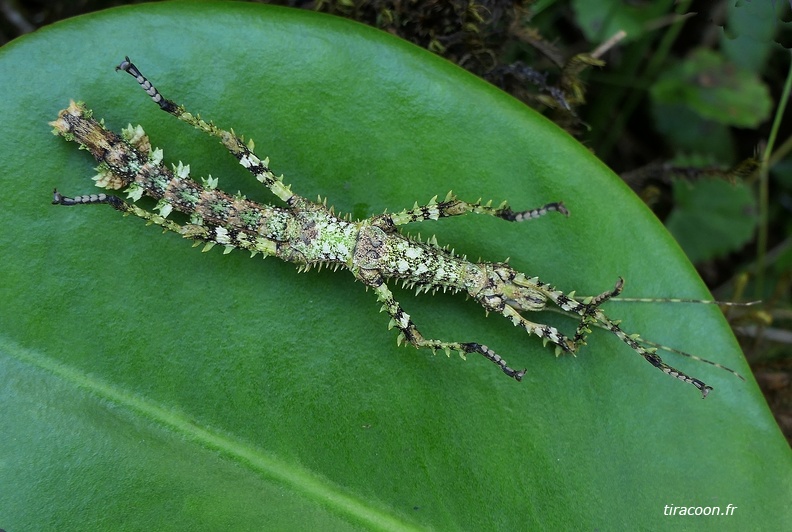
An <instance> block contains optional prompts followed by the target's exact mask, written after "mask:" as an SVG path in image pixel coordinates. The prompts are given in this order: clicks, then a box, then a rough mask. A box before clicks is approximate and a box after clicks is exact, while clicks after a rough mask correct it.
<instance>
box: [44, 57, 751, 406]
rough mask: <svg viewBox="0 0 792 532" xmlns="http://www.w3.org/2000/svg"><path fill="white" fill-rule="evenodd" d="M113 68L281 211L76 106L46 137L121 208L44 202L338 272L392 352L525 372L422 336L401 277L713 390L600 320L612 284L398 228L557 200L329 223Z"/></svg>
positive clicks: (259, 163) (247, 148) (545, 333)
mask: <svg viewBox="0 0 792 532" xmlns="http://www.w3.org/2000/svg"><path fill="white" fill-rule="evenodd" d="M116 70H121V71H123V72H126V73H128V74H130V75H131V76H132V77H134V78H135V80H136V81H137V82H138V83H139V84H140V86H141V87H142V88H143V89H144V90H145V92H146V93H147V94H148V95H149V96H150V97H151V99H152V100H153V101H154V102H155V103H156V104H157V105H159V107H160V109H162V110H163V111H165V112H166V113H168V114H170V115H172V116H174V117H176V118H177V119H179V120H181V121H182V122H186V123H187V124H189V125H191V126H193V127H194V128H196V129H198V130H199V131H202V132H204V133H206V134H208V135H211V136H214V137H217V138H219V139H220V142H221V143H222V144H223V146H225V148H226V149H227V150H228V151H229V152H230V153H231V155H233V156H234V157H235V158H236V159H237V160H238V161H239V163H240V164H241V165H242V166H243V167H244V168H246V169H247V170H248V171H249V172H250V173H251V174H253V176H254V177H255V178H256V179H257V180H258V181H259V182H260V183H262V184H263V185H264V186H266V187H267V188H268V189H269V190H270V191H271V192H272V193H273V194H274V195H275V196H277V197H278V198H279V199H281V200H282V201H283V202H284V203H285V205H286V206H285V207H277V206H271V205H262V204H259V203H256V202H253V201H251V200H248V199H246V198H245V197H243V196H240V195H236V196H233V195H230V194H227V193H226V192H223V191H222V190H219V189H217V188H216V186H217V182H216V180H212V179H209V180H204V181H203V183H199V182H197V181H195V180H193V179H191V178H190V177H189V166H184V165H182V164H181V163H180V164H179V165H178V166H173V170H171V169H169V168H167V167H166V166H165V165H164V164H163V163H162V157H163V155H162V150H159V149H153V148H152V147H151V145H150V142H149V139H148V137H147V136H146V134H145V132H144V131H143V129H142V128H141V127H140V126H137V127H132V126H131V125H130V126H129V127H128V128H126V129H124V130H123V132H122V133H121V135H117V134H115V133H113V132H111V131H108V130H107V129H105V127H104V125H103V124H102V123H100V122H98V121H97V120H95V119H94V118H92V113H91V111H90V110H88V109H87V108H86V107H85V106H84V105H83V104H80V103H75V102H73V101H72V102H71V104H70V105H69V107H68V108H66V109H64V110H62V111H61V112H60V114H59V115H58V118H57V120H55V121H53V122H51V123H50V125H52V126H53V127H54V130H53V133H55V134H58V135H61V136H63V137H64V138H65V139H67V140H73V141H76V142H78V143H79V144H80V145H81V147H83V148H85V149H87V150H88V151H90V152H91V154H92V155H93V156H94V157H95V158H96V159H97V160H98V161H99V166H98V167H97V170H98V172H99V173H98V175H97V176H96V177H94V181H96V185H97V186H99V187H102V188H104V189H107V190H120V189H125V192H126V196H127V200H130V201H126V200H124V199H122V198H120V197H119V196H116V195H113V194H107V193H98V194H89V195H81V196H75V197H67V196H64V195H62V194H61V193H60V192H58V191H57V189H56V190H55V191H54V194H53V201H52V203H53V204H57V205H67V206H74V205H89V204H107V205H110V206H111V207H113V208H114V209H116V210H118V211H121V212H122V213H124V214H127V215H128V214H132V215H134V216H137V217H140V218H142V219H144V220H146V221H147V222H148V223H150V224H156V225H159V226H161V227H163V228H164V229H166V230H170V231H173V232H175V233H178V234H180V235H182V236H183V237H184V238H187V239H191V240H194V241H195V244H194V245H196V246H197V245H200V244H201V243H204V244H205V247H204V250H205V251H206V250H208V249H210V248H211V247H213V246H215V245H220V246H223V247H224V253H228V252H230V251H231V250H232V249H243V250H246V251H249V252H250V253H251V256H255V255H257V254H262V255H263V256H265V257H266V256H274V257H278V258H280V259H282V260H285V261H288V262H293V263H296V264H297V265H298V268H299V269H301V270H307V269H309V268H311V267H316V266H319V267H321V266H329V267H331V268H333V269H335V270H337V269H339V268H344V269H347V270H349V271H350V272H351V273H352V275H353V276H354V278H355V279H356V280H358V281H360V282H361V283H363V284H364V285H365V286H366V287H367V288H370V289H371V290H373V291H374V293H375V294H376V296H377V300H378V301H379V302H380V303H382V310H384V311H385V312H387V313H388V314H389V315H390V323H389V328H393V327H396V328H397V329H398V330H399V334H398V338H397V343H398V344H399V345H401V344H402V343H409V344H412V345H413V346H415V347H416V348H428V349H431V350H432V351H433V352H436V351H438V350H441V351H445V353H446V354H447V355H448V354H450V352H451V351H457V352H459V353H460V355H461V356H462V357H465V356H466V355H468V354H472V353H476V354H479V355H482V356H484V357H485V358H486V359H488V360H490V361H491V362H493V363H494V364H496V365H497V366H498V367H499V368H500V369H501V371H503V373H504V374H506V375H508V376H509V377H511V378H513V379H515V380H517V381H520V380H522V378H523V376H524V375H525V373H526V370H525V369H522V370H515V369H512V368H511V367H510V366H509V365H508V364H507V363H506V361H505V360H504V359H503V358H502V357H501V356H500V355H498V354H497V353H496V352H495V351H494V350H493V349H492V348H490V347H488V346H487V345H484V344H481V343H477V342H449V341H441V340H435V339H429V338H426V337H424V336H423V334H421V332H419V330H418V328H417V327H416V325H415V323H413V321H412V319H411V318H410V315H409V314H407V313H406V312H405V311H404V310H403V309H402V306H401V304H400V303H399V302H398V301H396V299H395V298H394V296H393V294H392V292H391V291H390V289H389V288H388V285H387V284H386V281H387V280H391V279H392V280H397V281H398V280H400V281H402V282H403V283H404V284H405V285H407V286H410V287H417V292H421V291H429V290H437V289H443V290H451V291H452V292H465V293H466V294H467V295H468V296H470V298H472V299H473V300H474V301H476V302H477V303H479V304H480V305H481V306H482V307H484V309H485V310H486V311H487V312H488V313H489V312H493V313H498V314H501V315H502V316H504V317H505V318H507V319H508V320H510V321H511V322H512V323H513V324H514V325H516V326H518V327H521V328H522V329H524V330H525V331H526V332H528V333H529V334H533V335H536V336H538V337H540V338H541V339H542V341H543V342H544V344H545V345H547V344H548V343H552V344H554V346H555V351H556V355H558V354H561V353H570V354H575V353H576V352H577V351H578V349H579V348H580V347H581V346H583V345H585V343H586V338H587V335H588V334H589V333H590V332H591V329H590V328H591V327H600V328H603V329H606V330H608V331H610V332H611V333H613V334H614V335H615V336H616V337H617V338H618V339H619V340H621V341H622V342H624V343H625V344H627V346H629V347H630V348H631V349H632V350H633V351H634V352H635V353H637V354H638V355H640V356H641V357H643V358H644V359H645V360H646V361H647V362H649V363H650V364H651V365H652V366H654V367H655V368H657V369H659V370H660V371H662V372H663V373H666V374H668V375H670V376H672V377H675V378H677V379H679V380H681V381H683V382H686V383H688V384H690V385H692V386H694V387H695V388H697V389H698V390H699V391H700V392H701V395H702V397H706V396H707V394H708V393H709V392H710V390H712V387H711V386H709V385H707V384H705V383H704V382H702V381H701V380H699V379H697V378H694V377H691V376H688V375H686V374H685V373H683V372H681V371H679V370H678V369H676V368H674V367H672V366H669V365H668V364H666V363H665V362H663V360H662V359H661V358H660V356H659V355H658V354H657V353H656V351H657V349H656V346H655V347H652V345H653V344H650V343H648V342H645V341H643V340H641V339H640V338H639V337H638V335H632V334H628V333H626V332H625V331H623V330H622V329H621V327H620V326H619V322H618V321H616V320H612V319H610V318H609V317H608V316H607V315H606V314H605V313H604V311H603V310H602V309H601V308H600V307H601V305H602V304H603V303H604V302H606V301H608V300H609V299H611V298H614V297H615V296H618V295H619V293H620V292H621V291H622V286H623V280H622V279H621V278H620V279H619V280H618V281H617V282H616V284H615V286H614V288H613V289H611V290H608V291H606V292H603V293H602V294H599V295H597V296H594V297H586V298H579V297H576V296H575V295H574V292H573V293H567V294H565V293H563V292H562V291H560V290H557V289H556V288H554V287H553V286H551V285H549V284H548V283H545V282H543V281H540V280H539V279H538V278H537V277H532V276H528V275H526V274H524V273H522V272H519V271H516V270H514V269H513V268H512V267H511V266H509V265H508V264H507V263H505V262H471V261H469V260H467V259H466V258H465V257H462V256H459V255H457V254H455V253H454V252H453V251H449V250H448V248H443V247H440V246H439V245H438V244H437V241H436V239H434V237H433V238H432V239H429V240H428V241H424V242H422V241H420V240H419V239H417V238H413V237H409V236H406V235H404V234H402V233H400V232H399V227H400V226H403V225H405V224H409V223H419V222H425V221H429V220H438V219H440V218H450V217H454V216H463V215H466V214H470V213H475V214H483V215H488V216H494V217H496V218H501V219H503V220H506V221H509V222H523V221H527V220H533V219H536V218H539V217H542V216H544V215H546V214H548V213H553V212H555V213H560V214H562V215H568V214H569V213H568V211H567V209H566V207H565V206H564V204H563V203H561V202H557V203H548V204H546V205H542V206H541V207H538V208H534V209H529V210H524V211H514V210H512V209H511V208H510V207H509V206H508V204H506V203H505V202H504V203H502V204H501V205H500V206H498V207H493V206H492V205H491V203H487V204H482V203H481V202H480V201H478V202H475V203H471V202H466V201H463V200H460V199H459V198H457V197H456V196H455V195H453V194H451V193H450V192H449V193H448V195H447V196H446V197H445V199H443V200H441V201H438V200H437V197H436V196H435V197H434V198H432V200H431V201H430V202H429V203H428V204H426V205H420V206H419V205H418V204H416V205H415V206H414V207H413V208H412V209H405V210H402V211H401V212H398V213H394V214H380V215H377V216H373V217H371V218H368V219H364V220H352V219H351V218H350V217H339V216H337V215H336V214H334V213H333V212H332V210H329V209H328V208H327V207H326V206H325V205H324V204H322V203H317V202H313V201H309V200H308V199H306V198H304V197H302V196H300V195H298V194H295V193H293V192H292V190H291V187H290V186H289V185H287V184H285V183H284V182H283V176H276V175H275V174H274V173H273V172H272V171H271V170H270V167H269V160H268V159H263V160H262V159H260V158H259V157H258V156H257V155H256V154H255V153H254V152H253V145H252V143H247V144H246V143H245V142H244V141H243V140H242V139H241V138H240V137H238V136H237V135H236V134H234V133H233V132H231V131H228V130H224V129H221V128H219V127H217V126H216V125H215V124H213V123H212V122H207V121H205V120H203V119H202V118H200V117H199V116H198V115H193V114H191V113H190V112H188V111H187V110H186V109H185V108H184V107H183V106H181V105H177V104H176V103H174V102H173V101H171V100H168V99H166V98H164V97H163V96H162V95H161V94H160V92H159V91H158V90H157V89H156V88H155V87H154V86H153V85H152V84H151V83H150V82H149V80H148V79H146V78H145V77H144V76H143V74H141V72H140V70H138V68H137V67H136V66H135V65H134V64H133V63H132V62H131V61H130V60H129V58H128V57H127V58H125V59H124V61H122V62H121V64H119V65H118V66H117V67H116ZM143 196H147V197H149V198H152V199H154V200H156V201H157V203H156V206H155V207H154V208H153V209H152V210H146V209H144V208H142V207H140V206H139V205H138V204H137V203H136V202H137V201H138V200H139V199H140V198H141V197H143ZM172 211H177V212H181V213H183V214H184V215H186V217H187V218H189V221H188V222H187V223H177V222H176V221H174V220H172V219H169V218H168V216H169V214H170V213H171V212H172ZM546 307H547V308H555V309H556V310H558V311H561V312H563V313H565V314H568V315H572V316H574V317H576V319H578V320H579V323H578V325H577V328H576V330H575V332H574V334H573V335H571V336H567V335H565V334H563V333H562V332H560V331H559V330H558V329H556V328H555V327H552V326H550V325H546V324H543V323H537V322H533V321H530V320H529V319H527V318H526V317H525V315H524V313H528V312H532V311H539V310H542V309H545V308H546ZM682 354H686V353H682ZM686 355H687V354H686ZM687 356H691V357H693V355H687ZM693 358H698V357H693ZM699 360H703V359H699ZM705 362H708V363H710V364H713V365H716V366H719V367H723V366H720V365H719V364H715V363H714V362H709V361H705ZM724 369H727V370H728V371H731V372H732V373H735V372H733V371H732V370H729V369H728V368H724Z"/></svg>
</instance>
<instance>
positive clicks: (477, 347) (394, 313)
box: [363, 276, 526, 381]
mask: <svg viewBox="0 0 792 532" xmlns="http://www.w3.org/2000/svg"><path fill="white" fill-rule="evenodd" d="M363 281H364V282H365V283H366V284H367V285H368V286H370V287H371V288H373V289H374V291H375V292H376V294H377V300H378V301H380V302H382V304H383V305H382V310H384V311H386V312H387V313H388V314H389V315H390V317H391V321H390V323H389V325H388V328H389V329H390V328H393V327H397V328H398V329H399V331H400V333H399V336H398V338H397V340H396V341H397V343H398V344H399V345H401V343H402V342H405V341H407V342H410V343H411V344H412V345H414V346H415V347H416V348H421V347H428V348H429V349H431V350H432V351H433V352H434V351H437V350H438V349H441V350H443V351H445V352H446V354H447V355H448V354H450V353H451V351H458V352H459V353H460V354H461V355H462V356H463V357H464V356H465V355H467V354H470V353H478V354H480V355H482V356H483V357H484V358H486V359H488V360H490V361H491V362H493V363H495V364H497V365H498V366H499V367H500V368H501V370H502V371H503V373H505V374H506V375H508V376H509V377H511V378H513V379H515V380H518V381H519V380H522V378H523V376H524V375H525V371H526V370H524V369H523V370H521V371H517V370H514V369H512V368H510V367H509V366H508V365H507V364H506V361H505V360H503V359H502V358H501V357H500V355H498V354H497V353H496V352H495V351H493V350H492V349H490V348H489V347H487V346H486V345H482V344H478V343H475V342H442V341H440V340H430V339H427V338H424V337H423V335H422V334H421V333H420V332H419V331H418V329H417V328H416V327H415V324H414V323H413V321H412V320H411V319H410V315H409V314H407V313H406V312H404V310H403V309H402V308H401V305H400V304H399V302H398V301H396V300H395V299H394V298H393V293H391V291H390V289H389V288H388V286H387V285H386V284H385V281H384V279H383V278H382V277H381V276H376V277H373V278H371V279H365V280H363Z"/></svg>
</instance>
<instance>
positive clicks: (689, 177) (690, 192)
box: [0, 0, 792, 441]
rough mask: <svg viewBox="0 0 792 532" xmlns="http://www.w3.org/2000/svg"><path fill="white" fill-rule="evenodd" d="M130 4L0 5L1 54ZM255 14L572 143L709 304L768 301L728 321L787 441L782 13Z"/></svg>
mask: <svg viewBox="0 0 792 532" xmlns="http://www.w3.org/2000/svg"><path fill="white" fill-rule="evenodd" d="M133 3H139V2H136V1H133V0H126V1H124V0H116V1H100V0H74V1H71V0H70V1H57V0H27V1H22V0H0V9H1V10H2V13H0V45H2V44H5V43H7V42H8V41H10V40H12V39H14V38H16V37H18V36H20V35H22V34H24V33H29V32H31V31H34V30H35V29H36V28H38V27H41V26H43V25H46V24H50V23H52V22H55V21H57V20H60V19H63V18H68V17H72V16H76V15H79V14H82V13H87V12H91V11H96V10H99V9H105V8H108V7H112V6H116V5H122V4H133ZM262 3H271V4H281V5H288V6H292V7H298V8H303V9H312V10H317V11H322V12H326V13H332V14H335V15H339V16H343V17H347V18H351V19H355V20H357V21H359V22H362V23H364V24H368V25H371V26H375V27H378V28H380V29H382V30H384V31H388V32H390V33H393V34H395V35H398V36H400V37H402V38H404V39H406V40H408V41H411V42H413V43H415V44H417V45H418V46H421V47H424V48H426V49H428V50H430V51H432V52H434V53H436V54H438V55H441V56H443V57H445V58H447V59H448V60H450V61H453V62H455V63H457V64H458V65H460V66H461V67H463V68H465V69H467V70H469V71H470V72H472V73H474V74H476V75H477V76H480V77H482V78H484V79H486V80H488V81H490V82H491V83H493V84H495V85H498V86H499V87H501V88H502V89H503V90H505V91H507V92H509V93H511V94H512V95H513V96H515V97H516V98H518V99H520V100H522V101H524V102H525V103H526V104H528V105H530V106H531V107H533V108H534V109H536V110H538V111H539V112H541V113H543V114H545V115H546V116H547V117H548V118H550V119H551V120H553V121H555V122H556V123H557V124H558V125H559V126H561V127H563V128H564V129H566V130H567V131H568V132H569V133H570V134H572V135H574V136H575V137H576V138H578V139H579V140H580V142H582V143H583V144H584V145H586V146H587V147H588V148H589V149H590V150H591V151H592V152H593V153H595V154H596V155H597V156H598V157H599V158H601V159H602V160H603V161H604V162H605V163H606V164H608V165H609V166H610V167H611V168H612V169H613V170H614V171H616V172H617V173H619V174H620V175H621V176H622V177H623V178H624V180H625V182H626V183H627V184H628V185H629V186H630V187H632V188H633V189H634V190H635V192H636V193H637V194H639V195H640V196H641V197H642V198H643V199H644V201H645V202H646V203H647V204H648V205H649V206H650V207H651V208H652V209H653V210H654V211H655V213H656V214H657V216H658V217H659V218H660V219H661V220H663V221H664V223H665V224H666V227H667V228H668V230H669V231H670V232H671V233H672V234H673V235H674V236H675V237H676V239H677V240H678V242H679V244H680V245H681V246H682V248H683V249H684V250H685V252H686V253H687V254H688V257H689V258H690V260H691V261H692V262H693V263H694V264H696V266H697V268H698V270H699V272H700V274H701V276H702V277H703V278H704V280H705V281H706V282H707V284H708V285H709V286H710V289H711V290H712V291H713V293H714V294H715V296H716V298H718V299H722V300H754V299H761V300H762V301H763V303H762V304H761V305H758V306H753V307H746V308H743V309H731V311H730V312H729V315H728V317H729V319H730V321H731V322H732V324H733V326H734V329H735V332H736V333H737V336H738V338H739V339H740V341H741V343H742V345H743V349H744V351H745V353H746V356H747V357H748V360H749V362H751V365H752V367H753V370H754V373H755V375H756V377H757V379H758V381H759V383H760V385H761V386H762V388H763V390H764V392H765V396H766V398H767V400H768V402H769V403H770V406H771V408H772V409H773V411H774V413H775V415H776V419H777V421H778V422H779V425H780V426H781V428H782V430H783V431H784V433H785V434H786V436H787V438H788V439H789V440H790V441H792V288H791V285H792V236H791V235H792V157H790V150H792V124H790V119H789V116H785V115H784V109H785V106H786V104H787V101H788V98H789V90H790V84H792V66H791V59H792V54H791V53H790V48H792V24H791V23H790V21H792V0H752V1H749V0H701V1H693V0H676V1H675V0H655V1H649V0H596V1H591V0H571V1H556V0H535V1H503V0H451V1H439V0H424V1H418V0H316V1H301V0H284V1H270V2H262ZM784 118H786V120H784ZM527 178H530V176H527ZM613 212H614V215H618V212H619V210H618V208H615V209H614V211H613ZM625 223H629V221H628V220H626V221H625ZM603 252H604V253H607V250H603ZM669 296H673V294H669Z"/></svg>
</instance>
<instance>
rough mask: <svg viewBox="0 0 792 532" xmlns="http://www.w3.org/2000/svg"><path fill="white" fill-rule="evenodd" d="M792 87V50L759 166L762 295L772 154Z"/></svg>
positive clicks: (758, 273) (758, 282)
mask: <svg viewBox="0 0 792 532" xmlns="http://www.w3.org/2000/svg"><path fill="white" fill-rule="evenodd" d="M790 89H792V51H791V52H790V64H789V71H788V72H787V78H786V82H785V83H784V90H783V92H782V93H781V99H780V101H779V102H778V108H777V109H776V114H775V118H774V119H773V125H772V127H771V128H770V136H769V137H768V138H767V145H766V146H765V149H764V152H763V153H762V160H761V166H760V168H759V235H758V236H757V239H756V257H757V259H756V295H757V297H762V294H763V293H764V277H765V275H764V272H765V258H766V254H767V218H768V217H767V210H768V203H769V186H768V181H769V174H770V155H771V154H772V153H773V146H774V145H775V141H776V137H777V135H778V129H779V127H780V126H781V119H782V117H783V116H784V110H785V109H786V104H787V101H788V100H789V93H790Z"/></svg>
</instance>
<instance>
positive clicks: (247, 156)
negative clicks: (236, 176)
mask: <svg viewBox="0 0 792 532" xmlns="http://www.w3.org/2000/svg"><path fill="white" fill-rule="evenodd" d="M116 70H123V71H124V72H126V73H128V74H129V75H131V76H132V77H133V78H135V80H136V81H137V82H138V83H139V84H140V86H141V87H142V88H143V90H145V91H146V94H148V95H149V96H150V97H151V99H152V100H153V101H154V102H155V103H156V104H157V105H159V106H160V109H162V110H163V111H165V112H166V113H169V114H171V115H173V116H175V117H176V118H178V119H179V120H181V121H182V122H186V123H187V124H190V125H191V126H193V127H194V128H196V129H198V130H200V131H203V132H204V133H207V134H209V135H212V136H214V137H218V138H219V139H220V141H221V142H222V144H223V146H225V147H226V149H227V150H228V151H229V152H231V155H233V156H234V157H236V159H237V160H238V161H239V164H241V165H242V166H244V167H245V168H247V170H248V171H249V172H250V173H251V174H253V175H254V176H255V177H256V179H257V180H258V181H259V182H261V183H263V184H264V186H266V187H267V188H269V189H270V190H271V191H272V193H273V194H275V195H276V196H278V197H279V198H280V199H282V200H283V201H286V202H289V199H290V198H292V196H294V194H293V193H292V191H291V187H289V186H288V185H285V184H284V183H283V176H276V175H275V174H274V173H272V171H271V170H270V169H269V159H264V160H261V159H259V158H258V157H257V156H256V154H255V153H253V143H252V142H251V143H249V145H248V144H246V143H245V142H244V141H243V140H242V139H241V138H240V137H238V136H236V135H235V134H234V133H233V132H232V131H226V130H224V129H220V128H219V127H217V126H215V125H214V124H213V123H212V122H206V121H205V120H203V119H202V118H201V117H199V116H198V115H193V114H192V113H189V112H187V110H186V109H185V108H184V107H183V106H181V105H177V104H176V103H174V102H173V101H171V100H168V99H166V98H164V97H163V96H162V94H160V92H159V91H158V90H157V89H156V88H155V87H154V86H153V85H152V84H151V82H150V81H149V80H148V79H146V77H145V76H143V74H141V73H140V70H138V68H137V67H136V66H135V65H134V64H133V63H132V62H131V61H130V60H129V58H128V57H125V58H124V60H123V61H122V62H121V64H119V65H118V66H117V67H116Z"/></svg>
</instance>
